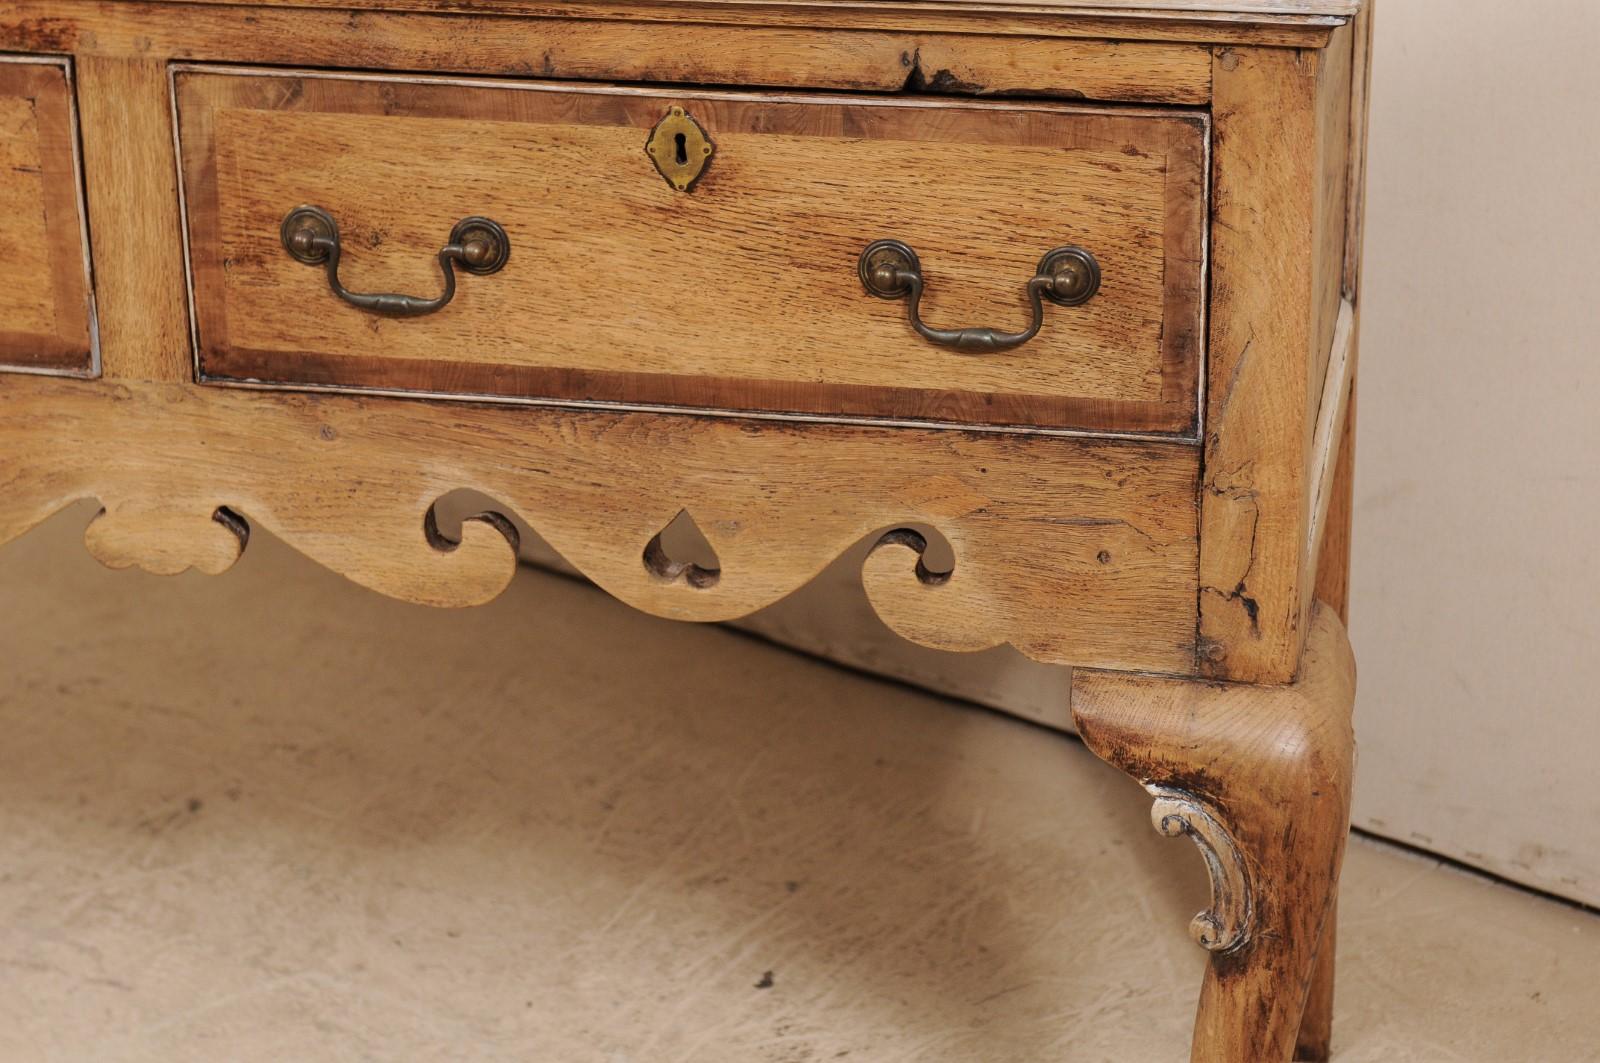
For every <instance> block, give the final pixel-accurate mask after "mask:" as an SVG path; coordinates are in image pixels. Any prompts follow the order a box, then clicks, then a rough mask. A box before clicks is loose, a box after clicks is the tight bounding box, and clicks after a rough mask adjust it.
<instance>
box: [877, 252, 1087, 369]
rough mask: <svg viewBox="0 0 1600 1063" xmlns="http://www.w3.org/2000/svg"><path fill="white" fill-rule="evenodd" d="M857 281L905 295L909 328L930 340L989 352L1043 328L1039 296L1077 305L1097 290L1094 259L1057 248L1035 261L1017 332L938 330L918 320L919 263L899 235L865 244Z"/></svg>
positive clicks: (887, 295) (882, 293)
mask: <svg viewBox="0 0 1600 1063" xmlns="http://www.w3.org/2000/svg"><path fill="white" fill-rule="evenodd" d="M856 269H857V271H858V272H859V273H860V274H861V283H862V285H863V286H864V287H865V288H866V289H867V291H868V292H870V293H872V294H873V295H876V296H877V297H878V298H880V299H906V300H908V301H909V307H908V313H909V314H910V317H911V327H912V328H913V329H915V330H916V332H917V335H919V336H921V337H922V338H923V339H925V340H927V341H928V342H930V343H937V344H939V345H941V346H944V347H954V348H955V349H956V350H958V351H974V352H993V351H1008V350H1010V349H1011V348H1013V347H1020V346H1022V345H1023V344H1024V343H1027V342H1028V341H1029V340H1031V339H1033V338H1034V337H1035V336H1037V335H1038V334H1039V330H1040V329H1041V328H1043V327H1044V300H1046V299H1048V300H1050V301H1051V302H1052V303H1055V304H1056V305H1057V306H1082V305H1083V304H1084V303H1087V302H1088V301H1089V300H1090V299H1093V298H1094V295H1095V293H1096V292H1098V291H1099V290H1100V263H1098V262H1096V261H1095V257H1094V256H1093V255H1091V254H1090V253H1089V252H1088V251H1085V250H1084V249H1083V248H1081V247H1058V248H1056V249H1055V250H1054V251H1050V252H1048V253H1046V254H1045V256H1044V257H1043V258H1042V259H1040V260H1039V269H1038V272H1037V273H1036V274H1035V276H1034V277H1033V279H1032V280H1030V281H1028V300H1029V301H1030V302H1031V303H1032V304H1033V324H1031V325H1029V326H1028V327H1027V328H1025V329H1023V330H1022V331H1021V332H1002V331H1000V330H999V329H992V328H963V329H940V328H933V327H931V326H929V325H928V324H926V323H925V322H924V321H923V320H922V313H921V308H922V263H921V262H919V261H918V260H917V253H916V252H915V251H913V250H911V248H910V247H908V246H906V245H905V244H903V243H901V242H900V241H899V240H878V241H875V242H874V243H871V244H868V245H867V249H866V250H865V251H863V252H861V259H860V261H859V262H858V263H857V265H856Z"/></svg>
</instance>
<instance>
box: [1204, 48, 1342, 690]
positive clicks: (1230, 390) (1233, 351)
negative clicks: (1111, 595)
mask: <svg viewBox="0 0 1600 1063" xmlns="http://www.w3.org/2000/svg"><path fill="white" fill-rule="evenodd" d="M1350 33H1351V30H1350V29H1349V28H1345V29H1342V30H1341V31H1339V34H1337V35H1336V36H1338V37H1348V36H1349V35H1350ZM1353 61H1354V59H1353V49H1352V48H1351V47H1350V46H1349V42H1348V41H1345V42H1343V43H1342V44H1340V45H1335V46H1333V47H1330V48H1329V49H1328V50H1327V51H1326V52H1316V53H1313V52H1298V53H1297V52H1288V51H1282V50H1274V49H1251V50H1238V51H1233V50H1224V51H1221V52H1219V53H1218V56H1217V66H1216V70H1215V72H1214V77H1213V89H1214V92H1215V100H1216V103H1215V108H1216V110H1215V117H1216V125H1215V132H1214V154H1213V188H1214V192H1213V197H1214V216H1213V224H1212V234H1213V245H1212V301H1211V307H1210V331H1211V336H1210V345H1209V350H1208V355H1207V366H1206V374H1207V389H1206V402H1207V411H1206V430H1205V451H1206V455H1205V486H1204V489H1203V490H1202V492H1201V529H1202V531H1201V538H1202V547H1201V559H1200V571H1201V576H1200V582H1201V588H1202V590H1201V598H1200V641H1201V657H1202V668H1203V669H1204V670H1206V671H1208V672H1209V673H1210V674H1213V675H1216V676H1217V677H1219V678H1226V679H1232V680H1240V681H1246V682H1265V683H1275V682H1285V681H1287V680H1288V679H1289V677H1290V676H1291V675H1293V673H1294V668H1295V666H1296V663H1297V662H1298V661H1299V658H1300V648H1301V646H1302V644H1303V642H1304V638H1305V627H1304V617H1305V615H1306V612H1307V610H1308V609H1309V606H1310V602H1311V596H1312V590H1313V586H1314V582H1315V568H1314V562H1313V560H1312V557H1311V552H1312V550H1311V538H1310V534H1309V529H1310V524H1311V520H1312V504H1313V499H1312V488H1313V484H1312V475H1313V473H1312V468H1313V463H1314V462H1315V461H1316V460H1317V459H1316V457H1315V456H1314V454H1313V451H1312V434H1313V432H1314V431H1315V430H1316V425H1317V416H1318V411H1319V408H1320V405H1319V404H1320V401H1321V398H1322V395H1323V393H1324V390H1325V389H1324V381H1325V377H1326V368H1327V366H1328V365H1329V363H1330V357H1331V352H1332V350H1333V349H1334V346H1335V344H1334V334H1335V330H1336V326H1337V324H1338V320H1339V307H1340V294H1341V292H1342V290H1343V278H1344V274H1345V247H1344V245H1345V239H1346V233H1347V232H1348V229H1349V222H1348V219H1347V218H1346V216H1345V209H1346V207H1347V205H1348V203H1349V201H1350V196H1349V189H1350V178H1349V175H1348V172H1347V168H1348V166H1349V165H1350V159H1351V154H1352V153H1351V150H1350V145H1351V141H1352V139H1353V137H1354V132H1353V130H1352V126H1351V124H1350V122H1349V121H1348V119H1338V118H1336V117H1335V115H1336V114H1337V112H1338V109H1339V108H1340V107H1341V106H1342V107H1348V106H1349V105H1350V102H1351V98H1352V95H1353V93H1355V92H1356V83H1355V82H1354V80H1353V78H1352V72H1351V64H1352V63H1353Z"/></svg>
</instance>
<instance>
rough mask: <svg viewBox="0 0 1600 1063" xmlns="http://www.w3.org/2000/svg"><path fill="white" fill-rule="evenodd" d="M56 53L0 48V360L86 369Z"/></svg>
mask: <svg viewBox="0 0 1600 1063" xmlns="http://www.w3.org/2000/svg"><path fill="white" fill-rule="evenodd" d="M72 107H73V102H72V84H71V81H70V78H69V75H68V67H67V64H66V61H65V60H56V59H32V58H28V57H22V56H0V261H3V262H5V263H6V264H7V265H6V282H5V283H4V284H3V285H0V368H21V369H35V370H55V371H60V372H71V373H88V372H91V371H92V370H93V368H94V343H93V331H94V324H93V317H94V315H93V311H92V309H91V305H90V296H89V271H88V255H87V251H86V249H85V248H86V244H85V240H84V227H83V215H82V211H81V210H80V207H79V203H80V196H79V194H78V188H79V185H78V172H79V171H78V160H77V137H76V129H75V123H74V120H73V110H72Z"/></svg>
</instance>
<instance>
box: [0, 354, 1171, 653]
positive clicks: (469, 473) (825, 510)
mask: <svg viewBox="0 0 1600 1063" xmlns="http://www.w3.org/2000/svg"><path fill="white" fill-rule="evenodd" d="M0 463H3V467H4V468H5V469H6V470H7V476H8V481H9V482H8V486H7V489H6V490H5V491H4V492H0V542H4V541H5V540H7V539H10V538H12V537H14V536H16V535H19V534H21V533H22V532H24V531H26V530H27V529H28V528H30V527H32V526H34V525H35V524H37V523H39V522H40V521H42V520H44V519H45V518H46V517H48V516H50V514H52V513H55V512H57V511H58V510H60V509H62V508H63V507H64V506H66V505H69V504H71V503H72V502H74V501H76V500H78V499H81V498H88V497H92V498H98V499H99V500H100V502H101V504H102V506H104V509H105V512H104V515H103V516H101V517H100V518H99V519H98V520H96V521H95V522H94V523H93V524H92V525H90V528H89V532H88V535H87V538H88V541H89V545H90V548H91V549H92V550H93V552H94V553H95V555H96V556H97V557H99V558H100V559H101V560H102V561H105V562H106V563H108V564H112V565H117V566H126V565H139V566H142V567H144V568H147V569H150V570H152V571H157V572H177V571H181V570H183V569H185V568H190V567H193V568H198V569H201V570H203V571H212V572H215V571H220V570H222V569H224V568H226V567H227V566H228V565H229V564H231V563H232V562H233V560H234V559H235V558H237V556H238V554H239V551H240V550H241V549H242V544H243V538H244V536H245V535H246V534H247V530H248V528H249V527H250V526H251V525H259V526H261V527H264V528H266V529H268V530H270V531H271V532H272V533H273V534H275V535H277V536H279V537H281V538H283V539H285V540H286V541H288V542H289V543H290V544H291V545H292V546H294V547H295V548H296V549H298V550H300V551H302V552H304V553H306V554H308V555H310V556H311V557H313V558H315V559H316V560H318V561H320V562H321V563H322V564H324V565H326V566H328V567H329V568H331V569H334V570H335V571H338V572H341V573H343V574H344V575H346V576H349V577H350V578H351V579H353V580H355V581H356V582H358V583H360V584H362V585H363V586H367V587H371V588H373V589H375V590H378V591H381V592H383V593H385V594H389V595H392V596H395V597H399V598H404V599H407V600H409V601H416V602H423V603H427V604H432V605H470V604H474V603H477V602H482V601H485V600H488V599H489V598H492V597H494V596H495V595H497V594H498V593H500V591H501V590H502V589H504V587H505V584H506V581H507V580H509V579H510V578H511V574H512V571H513V569H514V567H515V564H516V557H515V551H514V549H513V548H512V545H511V544H508V543H507V542H506V541H505V540H504V538H502V533H503V532H505V531H506V530H507V529H509V527H510V526H509V524H507V523H506V522H505V521H504V520H503V519H501V518H499V517H494V516H489V517H486V518H485V519H484V520H482V521H468V522H467V523H466V524H465V525H464V526H463V527H462V529H461V530H460V532H459V539H460V542H459V545H454V544H453V543H452V542H450V541H449V540H450V539H453V538H456V537H457V536H456V535H455V534H454V533H453V530H452V529H448V528H446V529H444V530H443V531H436V530H434V528H433V524H434V518H433V506H434V503H435V502H436V501H437V500H439V499H440V498H441V497H443V496H445V495H447V494H449V493H450V492H453V491H456V490H458V489H471V490H476V491H480V492H482V493H483V494H486V495H488V496H490V497H491V498H494V499H496V500H497V505H499V506H500V507H501V508H504V509H506V510H507V511H508V512H514V513H516V514H518V515H520V516H521V517H523V518H524V519H526V520H527V521H528V522H529V523H530V524H531V525H532V526H533V527H534V528H535V529H536V530H537V531H538V532H539V533H540V534H541V535H542V536H543V537H544V538H545V539H546V540H547V541H549V543H550V544H551V545H552V546H553V547H555V549H556V550H557V551H558V552H560V553H561V555H562V556H563V557H565V558H566V559H568V560H569V561H571V562H572V563H573V564H574V565H576V566H577V567H578V568H579V569H580V570H581V571H582V572H583V573H584V574H586V575H588V576H589V577H590V578H592V579H594V580H595V582H596V583H598V584H599V585H600V586H601V587H603V588H605V589H606V590H607V591H609V592H610V593H612V594H614V595H616V596H617V597H618V598H620V599H622V600H623V601H625V602H628V603H630V604H632V605H634V606H636V607H638V608H640V609H644V610H646V611H647V612H651V613H655V614H657V615H661V616H668V617H674V618H677V619H682V620H703V621H711V620H726V619H732V618H734V617H739V616H743V615H746V614H748V613H751V612H753V611H755V610H756V609H759V608H761V607H762V606H765V605H768V604H770V603H772V602H774V601H776V600H778V599H779V598H782V597H783V596H785V595H787V594H788V593H790V592H791V591H793V590H794V589H795V588H797V587H799V586H801V585H802V584H804V583H806V582H807V581H808V580H810V579H811V578H812V577H813V576H814V575H815V574H816V573H817V572H818V571H820V570H821V569H822V568H823V567H824V566H825V565H827V564H828V563H829V562H830V561H832V560H833V559H834V558H835V557H837V556H838V555H839V554H841V553H842V552H844V551H845V550H846V549H848V548H849V547H850V546H852V545H854V544H855V543H857V542H860V541H862V540H863V539H866V538H868V537H878V536H882V535H884V533H885V532H890V531H894V530H896V529H899V528H904V527H906V526H907V525H924V526H927V527H930V528H932V529H934V531H935V532H936V533H937V534H938V535H939V536H942V537H943V539H944V540H945V543H946V544H947V545H948V547H949V549H950V551H951V552H953V556H954V567H953V568H946V567H945V566H942V565H937V564H936V565H935V570H933V571H923V566H922V565H921V563H920V562H919V558H918V556H917V555H918V554H919V553H921V551H919V550H918V549H917V543H916V542H915V540H914V538H913V537H910V536H905V535H897V536H890V537H888V538H887V539H885V541H884V543H883V545H882V546H881V547H880V548H879V549H878V550H877V551H876V552H875V553H874V554H873V556H872V557H871V558H869V560H868V563H867V565H866V568H865V571H864V573H863V576H864V580H865V583H866V588H867V592H868V595H869V597H870V598H871V600H872V602H873V604H874V605H875V606H876V608H877V609H878V611H879V613H880V615H882V616H883V618H884V619H885V621H886V622H887V623H888V624H889V625H890V626H891V627H893V628H894V629H895V630H897V631H899V632H901V633H902V634H904V635H905V636H906V637H908V638H911V639H913V640H915V641H918V642H922V643H924V644H927V645H932V646H935V647H937V648H942V649H948V650H977V649H983V648H986V647H989V646H994V645H999V644H1001V643H1007V642H1009V643H1011V644H1012V645H1014V646H1016V647H1017V648H1018V649H1020V650H1021V651H1022V652H1024V653H1026V654H1028V655H1030V656H1033V657H1035V658H1037V659H1040V660H1046V661H1052V662H1056V663H1072V664H1094V665H1098V666H1103V667H1116V668H1135V669H1149V670H1156V671H1165V672H1175V673H1187V672H1189V671H1191V670H1192V668H1193V665H1194V596H1195V572H1196V549H1197V548H1196V543H1195V512H1194V503H1193V499H1194V491H1195V485H1196V480H1197V478H1198V470H1197V463H1198V451H1197V450H1196V448H1193V447H1186V446H1180V445H1176V444H1156V443H1136V442H1124V441H1109V440H1085V439H1069V438H1059V437H1044V436H1026V435H1000V434H994V433H965V432H956V431H949V430H912V429H865V428H861V427H855V426H834V425H799V426H797V425H788V424H781V423H753V422H749V421H743V420H739V419H736V418H717V417H694V416H687V415H651V414H616V413H597V412H582V411H572V410H548V409H529V408H508V407H493V406H484V405H462V404H452V403H429V402H420V401H406V400H397V399H366V398H358V397H353V396H305V395H294V394H278V393H271V392H247V391H242V390H237V389H223V388H197V387H193V386H185V385H159V384H136V383H132V382H128V383H117V384H111V383H84V382H74V381H62V380H53V379H50V378H44V377H9V378H7V377H0ZM685 510H687V511H688V513H689V516H690V518H691V519H693V520H694V521H695V522H696V525H697V526H698V527H699V529H700V530H701V532H702V533H703V535H704V537H705V539H706V541H707V543H708V544H709V545H710V547H711V548H712V549H713V550H714V551H715V553H716V555H717V558H718V570H717V574H716V578H714V579H712V580H709V581H707V580H695V579H689V578H684V575H685V574H684V573H681V572H676V573H675V572H674V571H672V570H671V569H670V568H667V567H663V566H659V565H654V564H651V563H649V559H648V557H647V554H648V547H649V544H650V543H651V541H652V540H653V539H654V538H655V536H656V535H657V533H659V532H660V531H661V530H662V529H663V528H665V527H666V526H667V525H668V524H669V523H670V522H672V520H673V519H674V518H675V517H676V516H677V515H678V514H679V513H680V512H683V511H685Z"/></svg>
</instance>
